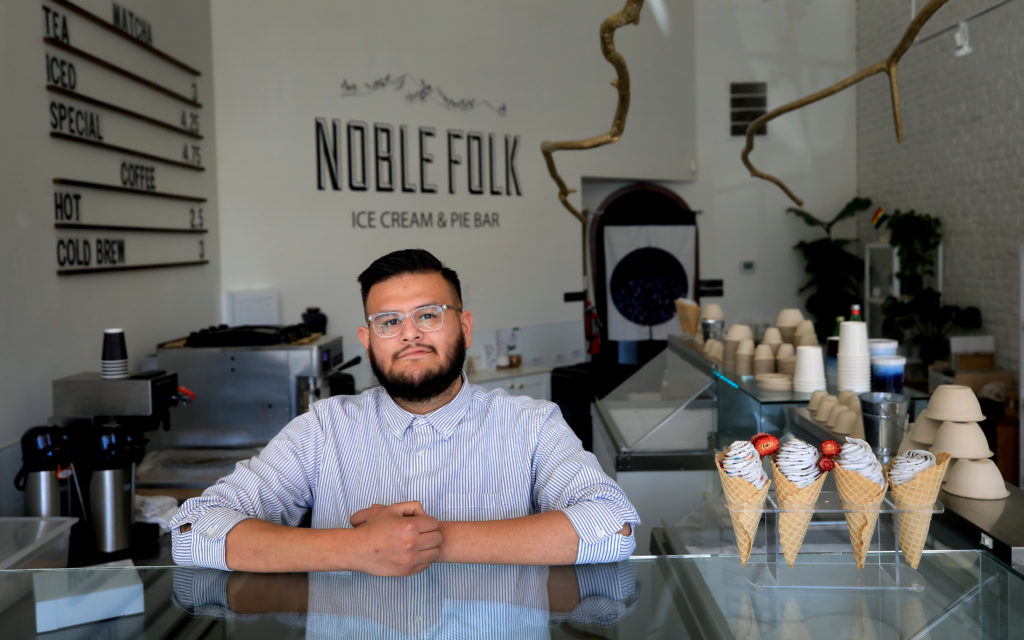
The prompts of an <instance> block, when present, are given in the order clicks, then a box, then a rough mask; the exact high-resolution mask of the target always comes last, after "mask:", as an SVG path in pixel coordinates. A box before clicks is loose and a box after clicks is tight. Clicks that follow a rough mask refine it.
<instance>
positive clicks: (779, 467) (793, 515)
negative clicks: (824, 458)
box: [771, 438, 825, 567]
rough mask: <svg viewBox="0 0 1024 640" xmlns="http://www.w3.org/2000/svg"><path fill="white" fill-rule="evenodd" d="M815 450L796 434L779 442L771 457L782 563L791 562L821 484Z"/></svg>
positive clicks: (798, 546) (817, 456)
mask: <svg viewBox="0 0 1024 640" xmlns="http://www.w3.org/2000/svg"><path fill="white" fill-rule="evenodd" d="M819 458H820V455H819V453H818V450H817V449H815V448H814V447H812V446H811V445H809V444H807V443H806V442H804V441H803V440H800V439H799V438H793V439H792V440H787V441H786V442H784V443H782V446H781V447H780V448H779V452H778V453H777V454H775V457H774V458H772V460H771V465H772V477H773V478H774V479H775V497H776V498H777V499H778V502H779V507H781V509H782V512H781V513H780V514H779V542H781V544H782V555H783V556H785V558H786V564H788V565H789V566H791V567H792V566H793V564H794V563H795V562H796V556H797V554H798V553H799V552H800V547H801V546H802V545H803V543H804V537H805V536H806V535H807V527H808V525H810V523H811V517H812V516H813V515H814V505H815V503H816V502H817V501H818V494H819V493H821V486H822V485H823V484H825V474H824V473H822V471H821V469H820V468H819V467H818V459H819Z"/></svg>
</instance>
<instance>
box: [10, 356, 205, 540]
mask: <svg viewBox="0 0 1024 640" xmlns="http://www.w3.org/2000/svg"><path fill="white" fill-rule="evenodd" d="M192 399H193V394H192V392H191V391H189V390H188V389H186V388H184V387H179V386H178V376H177V374H176V373H168V372H166V371H145V372H141V373H137V374H135V375H131V376H127V377H124V378H121V379H109V378H104V377H102V376H101V374H100V373H98V372H86V373H78V374H75V375H71V376H66V377H63V378H58V379H56V380H54V381H53V417H52V422H53V425H52V426H48V427H44V428H37V430H35V431H31V430H30V434H31V436H32V437H31V438H27V440H28V441H27V443H26V439H23V441H22V445H23V456H24V459H25V461H26V470H27V476H26V477H27V481H26V483H25V484H26V486H27V487H32V488H33V491H32V492H28V491H26V511H27V512H30V513H34V512H39V513H38V515H70V516H75V517H78V518H79V520H80V524H83V523H88V525H89V526H82V527H80V530H81V531H80V532H79V533H77V534H76V535H77V538H78V546H80V547H85V548H88V549H89V550H90V551H92V552H99V553H101V554H111V553H117V552H121V551H124V550H125V549H128V548H129V547H131V546H132V542H133V540H132V536H133V533H132V532H133V524H134V512H135V469H136V465H138V464H139V462H141V461H142V457H143V455H144V453H145V446H146V442H148V440H147V439H146V437H145V435H144V434H145V433H147V432H152V431H155V430H157V429H159V428H160V427H163V428H164V429H165V430H167V429H169V428H170V413H171V408H173V407H177V406H180V405H184V404H188V403H190V402H191V401H192ZM26 436H29V434H26ZM47 461H48V462H47ZM65 464H67V465H68V468H65V467H64V465H65ZM53 465H56V467H55V468H54V467H53ZM30 467H31V469H30ZM33 472H34V474H35V475H34V476H33ZM50 474H53V475H54V476H55V477H56V479H57V480H56V481H52V480H49V479H48V478H49V475H50ZM44 479H46V482H41V480H44ZM37 485H39V487H37ZM40 487H41V488H40ZM62 494H63V496H62ZM58 509H59V512H55V511H57V510H58ZM76 535H73V536H72V537H73V540H72V546H73V547H75V546H76V541H75V539H74V538H75V537H76ZM83 537H91V540H90V541H89V543H85V542H82V540H81V539H82V538H83Z"/></svg>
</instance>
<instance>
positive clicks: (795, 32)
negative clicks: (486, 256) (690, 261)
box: [584, 0, 857, 323]
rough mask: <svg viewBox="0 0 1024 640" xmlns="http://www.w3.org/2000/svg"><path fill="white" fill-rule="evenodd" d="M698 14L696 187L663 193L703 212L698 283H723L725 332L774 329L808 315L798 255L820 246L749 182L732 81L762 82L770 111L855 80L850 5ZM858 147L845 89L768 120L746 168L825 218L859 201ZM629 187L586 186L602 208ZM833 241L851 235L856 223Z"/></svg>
mask: <svg viewBox="0 0 1024 640" xmlns="http://www.w3.org/2000/svg"><path fill="white" fill-rule="evenodd" d="M695 8H696V11H695V22H694V33H695V36H696V49H697V51H696V86H695V87H694V91H695V95H696V101H697V151H698V155H699V164H700V170H699V177H698V178H697V180H696V181H693V182H674V183H673V182H669V183H664V186H666V187H667V188H670V189H673V190H674V191H676V192H677V193H678V194H679V195H680V196H682V197H683V199H684V200H686V202H687V204H689V205H690V207H691V208H692V209H695V210H700V211H702V214H701V215H699V216H698V218H697V225H698V229H699V232H700V262H701V264H700V276H701V278H702V279H719V278H720V279H722V280H724V285H725V295H724V297H723V298H722V299H721V300H720V303H721V304H722V307H723V309H724V311H725V314H726V319H727V322H730V323H732V322H742V321H752V322H774V320H775V316H776V314H777V312H778V310H779V309H780V308H782V307H788V306H802V297H801V296H799V295H798V294H797V289H798V288H799V287H800V286H801V285H802V284H803V283H804V281H805V276H804V273H803V262H802V260H801V258H800V256H799V254H798V253H797V252H796V251H795V250H794V249H793V245H794V244H796V243H797V241H799V240H800V239H803V238H811V239H813V238H816V237H818V236H816V235H815V232H813V231H811V230H810V228H809V227H807V226H806V225H805V224H804V223H803V222H800V221H799V220H798V219H797V218H795V217H794V216H792V215H790V214H787V213H786V212H785V211H786V208H787V207H789V206H794V205H793V203H792V202H790V201H789V199H788V198H787V197H786V196H785V194H784V193H782V191H780V190H779V189H778V188H776V187H775V186H774V185H772V184H770V183H768V182H765V181H763V180H755V179H753V178H751V177H750V174H749V173H748V172H747V170H746V168H745V167H744V166H743V164H742V163H741V161H740V152H741V151H742V149H743V145H744V138H742V137H730V136H729V126H728V122H729V113H728V105H729V97H728V94H729V83H730V82H746V81H761V82H767V83H768V106H769V108H770V109H771V108H774V107H777V106H780V105H782V104H785V103H787V102H789V101H791V100H794V99H796V98H799V97H802V96H804V95H807V94H810V93H813V92H814V91H817V90H818V89H821V88H823V87H825V86H828V85H830V84H832V83H834V82H835V81H837V80H840V79H842V78H843V77H845V76H847V75H849V74H850V73H852V72H853V71H855V68H854V58H855V40H854V32H853V27H852V25H853V20H854V6H853V3H849V2H837V1H833V2H817V3H807V2H799V1H796V0H793V1H788V2H747V1H745V0H718V1H714V2H711V1H699V2H697V3H696V6H695ZM627 135H628V134H627ZM855 140H856V136H855V93H854V90H849V91H846V92H844V93H841V94H839V95H836V96H833V97H831V98H829V99H828V100H826V101H824V102H820V103H817V104H815V105H812V106H810V107H806V108H804V109H802V110H799V111H796V112H794V113H790V114H787V115H785V116H783V117H781V118H779V119H776V120H773V121H772V122H770V123H769V124H768V135H767V136H765V137H758V138H757V139H756V141H755V148H754V152H753V153H752V154H751V159H752V160H753V161H754V163H755V165H756V166H758V167H759V168H760V169H761V170H762V171H765V172H767V173H771V174H774V175H777V176H779V177H780V178H782V179H783V180H784V181H785V182H786V183H787V184H788V185H789V186H790V188H791V189H793V190H794V191H795V192H796V193H797V195H799V196H801V197H802V198H803V199H804V201H805V204H804V207H803V208H804V209H806V210H807V211H810V212H811V213H813V214H815V215H816V216H818V217H819V218H826V219H830V218H831V217H832V216H833V215H835V214H836V213H837V212H838V211H839V210H840V208H841V207H842V206H843V205H844V204H846V202H847V201H848V200H849V199H850V198H851V197H853V196H854V195H855V193H856V186H857V181H856V164H855V163H856V155H855V151H856V148H855V147H856V145H855ZM623 184H625V183H617V182H609V181H588V182H587V183H586V184H585V188H584V197H585V199H586V203H585V204H586V206H588V207H589V208H591V209H596V208H597V207H598V206H599V205H600V204H601V202H602V201H603V200H604V198H606V197H607V196H608V195H610V194H611V193H612V192H613V191H614V190H615V189H617V188H619V187H621V186H622V185H623ZM836 231H837V233H836V235H838V236H839V237H855V228H854V225H853V224H849V225H845V226H841V227H837V230H836ZM742 260H754V261H755V262H756V265H757V269H756V271H755V272H754V273H753V274H748V273H741V271H740V261H742Z"/></svg>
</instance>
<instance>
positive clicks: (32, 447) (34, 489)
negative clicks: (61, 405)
mask: <svg viewBox="0 0 1024 640" xmlns="http://www.w3.org/2000/svg"><path fill="white" fill-rule="evenodd" d="M70 472H71V447H70V444H69V442H68V434H67V432H66V431H65V430H64V429H61V428H60V427H56V426H42V427H32V428H31V429H29V430H28V431H26V432H25V434H24V435H22V436H21V469H20V470H19V471H18V474H17V475H16V476H15V477H14V486H15V487H16V488H17V489H18V490H19V491H24V492H25V515H27V516H34V517H44V518H50V517H58V516H60V515H61V490H62V488H64V489H66V487H64V486H63V485H64V480H65V479H66V478H68V477H69V475H70Z"/></svg>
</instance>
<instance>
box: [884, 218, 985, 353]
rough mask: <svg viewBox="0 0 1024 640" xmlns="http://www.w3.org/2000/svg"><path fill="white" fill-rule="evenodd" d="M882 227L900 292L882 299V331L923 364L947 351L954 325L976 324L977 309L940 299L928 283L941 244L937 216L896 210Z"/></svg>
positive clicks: (973, 326) (972, 326)
mask: <svg viewBox="0 0 1024 640" xmlns="http://www.w3.org/2000/svg"><path fill="white" fill-rule="evenodd" d="M888 228H889V232H890V239H889V244H890V245H891V246H892V247H894V248H895V249H896V253H897V255H898V256H899V259H900V266H899V270H898V271H897V273H896V275H897V276H898V277H899V280H900V297H899V298H898V299H897V298H895V297H893V296H889V297H888V298H886V300H885V303H883V305H882V313H883V315H884V318H883V320H882V333H883V334H884V335H885V336H886V337H887V338H893V339H896V340H899V341H900V342H901V343H909V344H910V345H911V346H912V347H913V348H914V350H916V352H917V356H918V357H920V359H921V362H922V364H923V365H924V366H925V367H927V366H928V365H930V364H932V363H933V362H935V361H936V360H943V359H945V358H947V357H948V356H949V334H950V332H952V331H953V329H954V328H959V329H978V328H981V311H980V310H979V309H978V308H977V307H958V306H956V305H949V304H943V303H942V294H941V293H939V292H938V291H937V290H936V289H935V288H934V287H932V286H931V285H930V280H929V279H930V278H933V277H934V276H935V259H936V254H937V251H938V248H939V245H940V244H941V243H942V221H941V220H939V219H938V218H934V217H932V216H930V215H928V214H926V213H916V212H915V211H914V210H913V209H911V210H910V211H899V210H896V212H894V213H893V214H892V217H891V218H890V219H889V222H888Z"/></svg>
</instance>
